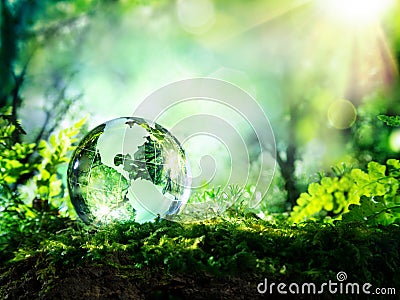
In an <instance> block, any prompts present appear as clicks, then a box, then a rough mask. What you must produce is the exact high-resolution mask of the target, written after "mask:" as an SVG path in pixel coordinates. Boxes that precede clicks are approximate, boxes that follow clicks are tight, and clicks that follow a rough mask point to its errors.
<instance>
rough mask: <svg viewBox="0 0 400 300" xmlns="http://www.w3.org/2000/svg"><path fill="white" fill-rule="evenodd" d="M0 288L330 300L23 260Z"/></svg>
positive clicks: (152, 298)
mask: <svg viewBox="0 0 400 300" xmlns="http://www.w3.org/2000/svg"><path fill="white" fill-rule="evenodd" d="M1 271H2V275H1V276H0V286H1V291H2V294H0V298H4V299H88V300H90V299H138V300H139V299H143V300H158V299H160V300H161V299H169V300H173V299H190V300H197V299H221V300H225V299H227V300H228V299H229V300H234V299H238V300H240V299H331V298H329V297H326V296H327V295H325V297H323V298H318V297H307V298H306V297H299V295H297V296H294V295H291V296H292V297H287V298H284V297H282V296H280V297H277V296H279V295H277V294H275V295H267V294H265V295H261V294H259V293H258V292H257V284H258V283H259V282H260V279H258V280H257V279H254V278H253V279H252V278H237V277H225V278H217V277H214V276H211V275H210V274H205V273H204V274H201V275H199V274H196V275H193V274H192V275H191V274H184V275H183V274H175V275H168V276H167V275H165V274H164V275H162V274H163V272H162V271H155V270H140V271H135V272H136V273H132V269H131V268H126V269H124V268H121V267H119V268H118V267H113V266H110V265H90V266H78V267H76V268H75V267H73V266H62V267H60V268H59V269H57V270H46V268H45V266H38V265H36V261H35V259H33V258H32V259H26V260H24V261H21V262H19V263H17V264H15V265H14V266H12V267H11V268H9V269H3V270H1Z"/></svg>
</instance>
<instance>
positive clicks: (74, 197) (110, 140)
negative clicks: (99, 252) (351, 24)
mask: <svg viewBox="0 0 400 300" xmlns="http://www.w3.org/2000/svg"><path fill="white" fill-rule="evenodd" d="M189 185H190V176H189V163H188V161H187V159H186V156H185V152H184V150H183V149H182V147H181V145H180V143H179V142H178V140H177V139H176V138H175V137H174V136H172V135H171V133H169V132H168V130H166V129H165V128H164V127H162V126H160V125H158V124H156V123H154V122H150V121H147V120H144V119H141V118H135V117H123V118H118V119H114V120H111V121H108V122H106V123H104V124H101V125H99V126H97V127H96V128H94V129H93V130H92V131H90V132H89V133H88V134H87V135H86V136H85V137H84V138H83V139H82V141H81V142H80V143H79V145H78V146H77V148H76V149H75V151H74V153H73V155H72V158H71V161H70V163H69V167H68V188H69V193H70V198H71V202H72V204H73V206H74V208H75V210H76V212H77V214H78V216H79V217H80V218H81V219H82V220H83V221H84V222H85V223H88V224H95V225H99V224H107V223H109V222H113V221H126V220H134V221H136V222H146V221H151V220H154V219H155V217H157V216H160V217H162V218H166V219H168V218H170V217H171V219H172V217H173V216H176V214H178V213H179V212H180V211H181V210H182V208H183V207H184V205H185V204H186V202H187V200H188V198H189V193H190V189H189Z"/></svg>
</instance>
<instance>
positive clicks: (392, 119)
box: [378, 115, 400, 127]
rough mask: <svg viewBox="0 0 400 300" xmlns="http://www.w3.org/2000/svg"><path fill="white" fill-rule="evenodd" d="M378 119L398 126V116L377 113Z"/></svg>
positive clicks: (399, 121)
mask: <svg viewBox="0 0 400 300" xmlns="http://www.w3.org/2000/svg"><path fill="white" fill-rule="evenodd" d="M378 119H379V120H381V121H383V122H385V123H386V124H387V125H389V126H392V127H398V126H400V116H387V115H379V116H378Z"/></svg>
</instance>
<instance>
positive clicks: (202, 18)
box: [177, 0, 215, 34]
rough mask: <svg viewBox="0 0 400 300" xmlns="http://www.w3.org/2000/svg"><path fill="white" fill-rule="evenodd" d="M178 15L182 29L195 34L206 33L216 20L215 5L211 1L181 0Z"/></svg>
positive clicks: (178, 5)
mask: <svg viewBox="0 0 400 300" xmlns="http://www.w3.org/2000/svg"><path fill="white" fill-rule="evenodd" d="M177 14H178V18H179V22H180V24H181V25H182V27H183V28H184V29H185V30H186V31H188V32H190V33H194V34H202V33H204V32H206V31H207V30H209V29H210V28H211V26H212V25H213V23H214V20H215V10H214V5H213V3H212V2H211V1H209V0H180V1H178V3H177Z"/></svg>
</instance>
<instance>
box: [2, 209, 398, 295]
mask: <svg viewBox="0 0 400 300" xmlns="http://www.w3.org/2000/svg"><path fill="white" fill-rule="evenodd" d="M56 219H57V218H56ZM56 222H58V224H57V225H54V223H53V224H52V225H51V228H52V230H48V228H46V226H44V227H43V228H42V229H41V231H36V232H34V231H32V232H31V235H30V236H26V237H25V239H24V240H21V241H20V242H19V245H18V247H17V248H15V249H14V251H13V252H12V253H13V254H12V255H9V256H8V258H7V260H4V259H3V260H2V261H1V275H0V287H1V289H0V298H2V299H36V298H41V299H257V298H260V297H261V295H260V294H259V293H258V292H257V284H258V283H260V282H262V281H263V280H264V278H267V279H268V281H269V282H276V283H278V282H284V283H287V284H289V283H292V282H295V283H299V284H301V283H305V282H314V283H316V284H319V283H323V282H328V280H332V281H337V280H336V274H337V273H338V272H340V271H343V272H346V274H347V276H348V279H347V282H357V283H360V284H362V283H366V282H369V283H371V284H372V286H373V287H386V288H388V287H395V288H397V290H398V291H397V292H400V290H399V288H400V273H399V272H398V269H399V267H400V257H399V250H400V239H399V237H400V228H399V227H398V226H394V225H393V226H385V227H367V226H365V225H363V224H361V223H342V222H337V223H336V224H335V225H326V224H321V223H306V224H302V225H297V226H293V225H289V224H287V223H286V222H285V221H284V220H282V221H273V222H267V221H264V220H261V219H258V218H255V217H251V216H250V217H249V216H248V217H235V218H233V217H230V218H218V219H213V220H210V221H203V222H198V223H191V224H179V223H174V222H168V221H164V220H161V221H156V222H154V223H145V224H137V223H123V224H113V225H109V226H106V227H102V228H98V229H93V228H89V227H86V226H83V225H81V224H79V223H77V222H71V221H69V222H65V220H58V219H57V220H56ZM25 230H26V229H25ZM8 250H9V252H8V253H9V254H10V253H11V251H10V250H11V249H8ZM263 296H269V297H271V295H268V293H267V294H265V295H263ZM272 296H273V297H272V298H274V299H276V298H277V296H280V295H279V294H278V293H277V292H275V294H274V295H272ZM290 296H292V297H291V298H293V299H294V298H300V296H299V295H290ZM302 297H303V298H304V299H310V298H311V299H341V298H344V299H354V298H355V297H354V295H352V296H351V297H346V296H342V297H337V296H333V295H331V294H329V293H324V294H322V295H304V296H302ZM397 297H398V295H397ZM288 298H290V297H288ZM359 298H360V299H361V298H363V299H364V298H365V295H364V296H360V297H359ZM387 298H388V296H386V299H387Z"/></svg>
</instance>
